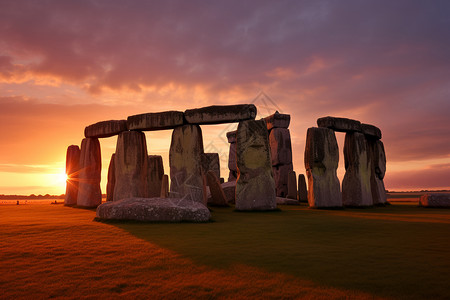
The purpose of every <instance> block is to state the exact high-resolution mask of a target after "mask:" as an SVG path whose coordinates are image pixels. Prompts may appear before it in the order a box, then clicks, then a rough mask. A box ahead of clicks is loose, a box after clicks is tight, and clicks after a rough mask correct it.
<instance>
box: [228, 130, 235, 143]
mask: <svg viewBox="0 0 450 300" xmlns="http://www.w3.org/2000/svg"><path fill="white" fill-rule="evenodd" d="M236 133H237V130H235V131H228V132H227V140H228V143H236Z"/></svg>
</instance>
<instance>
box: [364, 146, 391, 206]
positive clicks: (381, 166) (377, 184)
mask: <svg viewBox="0 0 450 300" xmlns="http://www.w3.org/2000/svg"><path fill="white" fill-rule="evenodd" d="M367 143H368V146H369V157H370V164H371V170H370V188H371V191H372V200H373V204H374V205H385V204H386V203H387V196H386V189H385V187H384V182H383V179H384V175H385V173H386V154H385V152H384V146H383V142H382V141H380V140H377V139H373V138H368V139H367Z"/></svg>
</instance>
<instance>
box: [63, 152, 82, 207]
mask: <svg viewBox="0 0 450 300" xmlns="http://www.w3.org/2000/svg"><path fill="white" fill-rule="evenodd" d="M79 170H80V147H78V146H76V145H71V146H69V147H68V148H67V155H66V174H67V180H66V195H65V197H64V205H68V206H70V205H76V204H77V197H78V179H79Z"/></svg>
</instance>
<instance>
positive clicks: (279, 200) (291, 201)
mask: <svg viewBox="0 0 450 300" xmlns="http://www.w3.org/2000/svg"><path fill="white" fill-rule="evenodd" d="M277 205H300V201H298V200H297V199H289V198H283V197H277Z"/></svg>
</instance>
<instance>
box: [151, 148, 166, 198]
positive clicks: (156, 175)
mask: <svg viewBox="0 0 450 300" xmlns="http://www.w3.org/2000/svg"><path fill="white" fill-rule="evenodd" d="M163 175H164V166H163V160H162V156H161V155H149V156H148V197H149V198H153V197H160V196H161V183H162V177H163Z"/></svg>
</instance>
